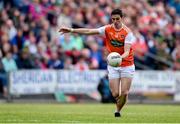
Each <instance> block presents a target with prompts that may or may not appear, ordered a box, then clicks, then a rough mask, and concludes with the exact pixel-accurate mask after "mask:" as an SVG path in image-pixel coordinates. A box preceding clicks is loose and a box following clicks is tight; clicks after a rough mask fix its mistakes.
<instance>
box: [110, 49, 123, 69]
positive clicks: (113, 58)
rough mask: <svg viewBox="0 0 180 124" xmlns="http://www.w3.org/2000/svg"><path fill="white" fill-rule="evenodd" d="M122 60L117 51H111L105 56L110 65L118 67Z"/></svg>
mask: <svg viewBox="0 0 180 124" xmlns="http://www.w3.org/2000/svg"><path fill="white" fill-rule="evenodd" d="M121 62H122V57H121V55H120V54H119V53H117V52H111V53H109V55H108V56H107V63H108V64H109V65H110V66H113V67H118V66H119V65H120V64H121Z"/></svg>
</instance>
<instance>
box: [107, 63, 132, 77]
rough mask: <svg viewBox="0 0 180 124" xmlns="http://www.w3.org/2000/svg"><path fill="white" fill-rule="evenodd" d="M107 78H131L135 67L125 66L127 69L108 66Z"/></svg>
mask: <svg viewBox="0 0 180 124" xmlns="http://www.w3.org/2000/svg"><path fill="white" fill-rule="evenodd" d="M107 70H108V77H109V79H116V78H121V77H128V78H133V76H134V73H135V66H134V65H131V66H127V67H112V66H110V65H108V67H107Z"/></svg>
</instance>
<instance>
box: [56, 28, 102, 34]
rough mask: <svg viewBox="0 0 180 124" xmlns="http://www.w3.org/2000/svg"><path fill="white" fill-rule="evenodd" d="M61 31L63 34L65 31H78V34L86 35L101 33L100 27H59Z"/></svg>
mask: <svg viewBox="0 0 180 124" xmlns="http://www.w3.org/2000/svg"><path fill="white" fill-rule="evenodd" d="M59 32H60V33H61V34H64V33H78V34H85V35H95V34H99V31H98V29H88V28H76V29H74V28H68V27H62V28H60V29H59Z"/></svg>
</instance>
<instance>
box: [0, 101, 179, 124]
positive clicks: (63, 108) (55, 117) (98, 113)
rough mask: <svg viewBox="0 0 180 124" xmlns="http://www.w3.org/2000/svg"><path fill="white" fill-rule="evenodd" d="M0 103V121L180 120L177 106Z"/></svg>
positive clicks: (144, 121) (125, 121)
mask: <svg viewBox="0 0 180 124" xmlns="http://www.w3.org/2000/svg"><path fill="white" fill-rule="evenodd" d="M114 108H115V106H114V104H0V123H180V105H179V106H178V105H126V106H125V107H124V109H123V111H122V117H121V118H114V115H113V112H114Z"/></svg>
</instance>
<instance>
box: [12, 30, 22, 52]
mask: <svg viewBox="0 0 180 124" xmlns="http://www.w3.org/2000/svg"><path fill="white" fill-rule="evenodd" d="M10 42H11V45H12V47H13V53H14V54H18V53H19V52H21V50H22V49H23V47H24V43H25V38H24V36H23V31H22V29H21V28H18V29H17V35H16V36H15V37H14V38H13V39H12V40H11V41H10Z"/></svg>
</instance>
